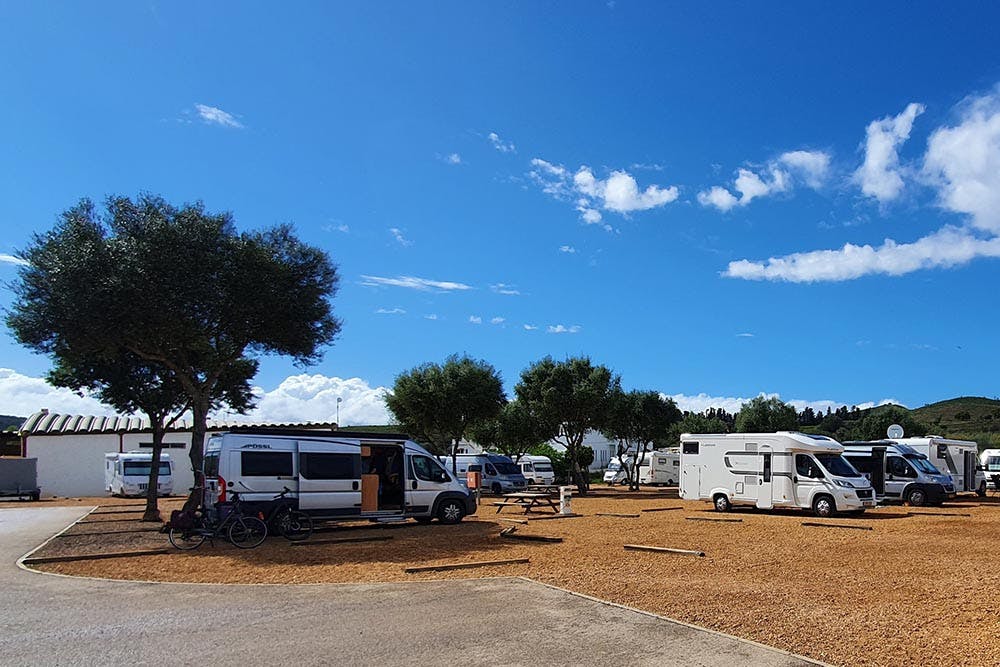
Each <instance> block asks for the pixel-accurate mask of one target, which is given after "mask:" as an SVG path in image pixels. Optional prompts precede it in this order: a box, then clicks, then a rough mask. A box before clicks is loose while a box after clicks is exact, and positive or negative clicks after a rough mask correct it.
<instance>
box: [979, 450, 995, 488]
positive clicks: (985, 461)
mask: <svg viewBox="0 0 1000 667" xmlns="http://www.w3.org/2000/svg"><path fill="white" fill-rule="evenodd" d="M979 465H980V467H982V469H983V474H984V475H985V476H986V478H987V479H988V480H989V481H991V482H993V488H994V489H996V490H997V491H1000V449H984V450H983V453H982V454H980V455H979Z"/></svg>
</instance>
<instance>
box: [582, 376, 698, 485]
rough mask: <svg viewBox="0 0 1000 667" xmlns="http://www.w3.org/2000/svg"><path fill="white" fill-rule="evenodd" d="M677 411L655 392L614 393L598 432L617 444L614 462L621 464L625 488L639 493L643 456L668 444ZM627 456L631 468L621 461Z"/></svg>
mask: <svg viewBox="0 0 1000 667" xmlns="http://www.w3.org/2000/svg"><path fill="white" fill-rule="evenodd" d="M680 418H681V411H680V410H679V409H678V408H677V405H676V404H675V403H674V401H673V399H669V398H665V397H664V396H662V395H661V394H660V393H659V392H658V391H630V392H623V391H621V390H618V391H614V392H612V394H611V400H610V402H609V409H608V418H607V420H606V421H605V423H604V426H603V428H602V429H601V432H602V433H604V435H605V436H606V437H607V438H608V439H609V440H617V441H618V458H619V460H620V461H622V462H623V464H622V465H623V467H625V472H626V475H627V476H628V483H629V488H630V489H633V490H635V491H638V490H639V466H640V464H641V462H642V460H643V458H644V457H645V456H646V453H647V452H648V451H650V450H651V449H652V448H653V447H655V446H661V447H663V446H666V445H667V444H668V443H669V438H670V433H671V429H672V427H673V425H674V424H675V423H677V422H678V421H679V420H680ZM628 456H631V457H632V463H631V465H628V466H625V464H624V461H625V459H626V458H627V457H628Z"/></svg>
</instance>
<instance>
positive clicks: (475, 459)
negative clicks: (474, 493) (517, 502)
mask: <svg viewBox="0 0 1000 667" xmlns="http://www.w3.org/2000/svg"><path fill="white" fill-rule="evenodd" d="M439 460H440V461H441V463H442V464H443V465H444V467H445V468H447V469H448V470H451V457H450V456H441V457H439ZM470 470H472V471H475V472H480V473H482V475H483V487H482V488H483V490H484V491H489V492H490V493H493V494H496V495H499V494H501V493H512V492H515V491H524V487H525V486H527V485H528V481H527V480H526V479H525V477H524V475H523V474H521V468H520V467H519V466H518V465H517V464H516V463H514V462H513V461H511V460H510V457H509V456H504V455H503V454H491V453H489V452H483V453H482V454H459V455H458V456H457V457H455V473H456V475H457V476H458V480H459V481H460V482H462V484H465V483H466V480H467V476H466V475H467V473H468V472H469V471H470Z"/></svg>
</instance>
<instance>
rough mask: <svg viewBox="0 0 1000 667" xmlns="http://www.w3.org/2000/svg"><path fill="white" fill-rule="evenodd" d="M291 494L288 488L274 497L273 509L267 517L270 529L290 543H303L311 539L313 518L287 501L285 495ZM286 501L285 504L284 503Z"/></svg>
mask: <svg viewBox="0 0 1000 667" xmlns="http://www.w3.org/2000/svg"><path fill="white" fill-rule="evenodd" d="M288 493H291V489H289V488H288V487H287V486H286V487H285V490H284V491H282V492H281V493H279V494H278V495H276V496H275V497H274V502H273V503H272V506H271V509H270V510H269V511H268V515H267V516H266V517H265V520H266V521H267V525H268V527H269V528H270V529H271V530H272V531H275V532H277V533H278V534H280V535H281V536H282V537H284V538H285V539H286V540H289V541H290V542H301V541H302V540H307V539H309V536H310V535H312V532H313V520H312V517H311V516H309V515H308V514H306V513H305V512H302V511H300V510H297V509H295V507H293V506H292V505H291V501H285V495H286V494H288ZM282 501H285V502H282Z"/></svg>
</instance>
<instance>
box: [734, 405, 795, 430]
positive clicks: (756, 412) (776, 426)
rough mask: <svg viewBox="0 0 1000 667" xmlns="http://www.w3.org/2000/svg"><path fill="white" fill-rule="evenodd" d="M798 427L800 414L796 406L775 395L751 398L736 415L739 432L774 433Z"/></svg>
mask: <svg viewBox="0 0 1000 667" xmlns="http://www.w3.org/2000/svg"><path fill="white" fill-rule="evenodd" d="M796 429H798V415H797V413H796V412H795V408H794V407H792V406H791V405H789V404H788V403H785V402H784V401H782V400H781V399H779V398H776V397H773V396H772V397H771V398H765V397H763V396H758V397H757V398H754V399H751V400H750V401H748V402H747V403H745V404H744V405H743V407H742V409H740V411H739V413H737V415H736V428H735V430H736V432H737V433H774V432H775V431H794V430H796Z"/></svg>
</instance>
